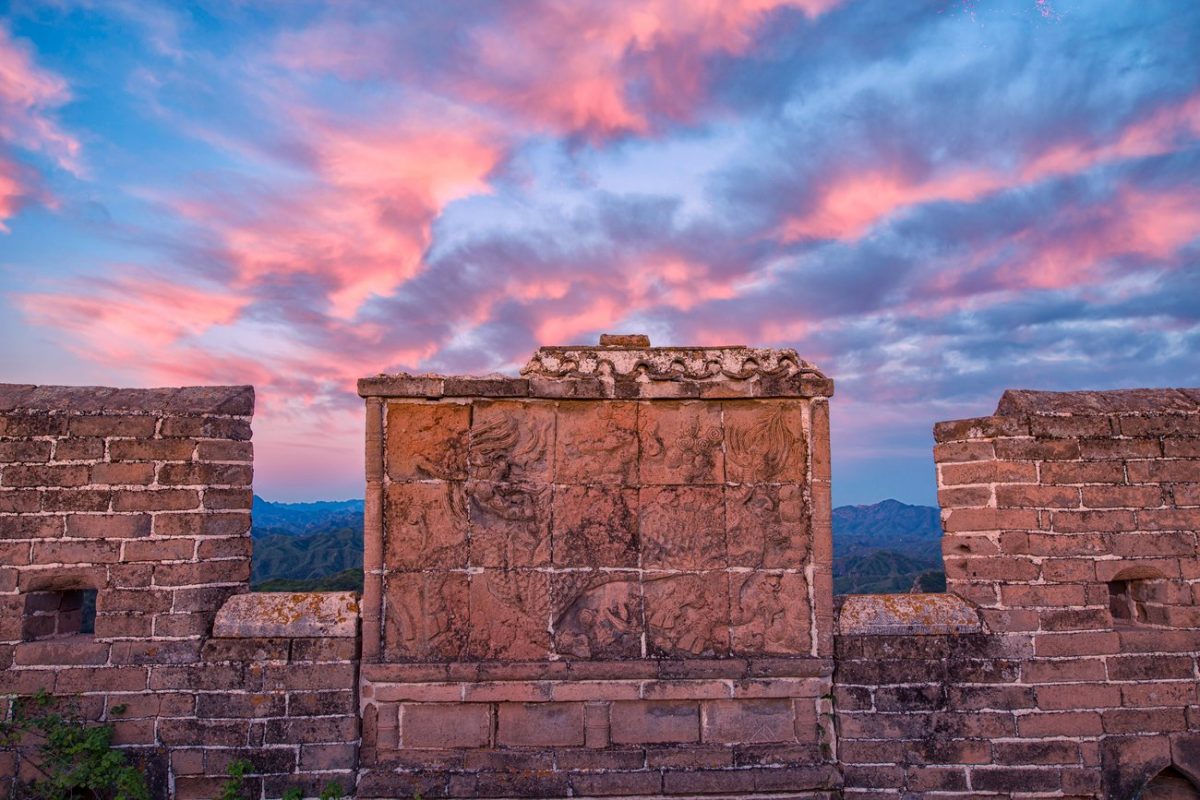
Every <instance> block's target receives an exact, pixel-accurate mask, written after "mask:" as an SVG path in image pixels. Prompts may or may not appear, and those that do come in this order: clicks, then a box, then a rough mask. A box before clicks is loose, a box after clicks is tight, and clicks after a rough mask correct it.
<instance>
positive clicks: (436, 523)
mask: <svg viewBox="0 0 1200 800" xmlns="http://www.w3.org/2000/svg"><path fill="white" fill-rule="evenodd" d="M384 514H385V516H386V531H387V533H386V536H385V538H384V564H385V565H386V566H387V567H388V568H389V569H433V568H437V567H441V568H454V567H460V568H461V567H466V566H467V504H466V497H465V493H464V491H463V485H462V484H461V483H458V482H454V483H449V482H444V481H437V482H430V483H393V484H392V485H391V486H389V487H388V489H387V498H386V502H385V504H384Z"/></svg>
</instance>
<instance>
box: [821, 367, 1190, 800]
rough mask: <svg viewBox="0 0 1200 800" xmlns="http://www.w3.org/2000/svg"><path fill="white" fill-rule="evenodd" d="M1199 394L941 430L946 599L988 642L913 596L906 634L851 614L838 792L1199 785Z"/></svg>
mask: <svg viewBox="0 0 1200 800" xmlns="http://www.w3.org/2000/svg"><path fill="white" fill-rule="evenodd" d="M1198 401H1200V392H1198V391H1196V390H1144V391H1128V392H1082V393H1067V394H1057V393H1047V392H1008V393H1006V394H1005V396H1004V398H1003V399H1002V400H1001V402H1000V406H999V408H998V409H997V413H996V414H995V415H994V416H991V417H985V418H981V419H972V420H962V421H958V422H947V423H942V424H939V425H938V426H937V427H936V428H935V437H936V440H937V445H936V448H935V452H934V454H935V459H936V461H937V464H938V487H939V499H940V501H941V504H942V507H943V525H944V528H945V537H944V539H943V553H944V556H945V563H946V574H947V583H948V591H949V592H951V593H954V594H956V595H959V596H961V597H962V598H965V599H966V600H969V601H970V602H971V603H973V604H975V605H976V606H977V607H978V613H979V615H980V627H979V630H980V631H981V632H979V633H965V634H964V633H946V632H944V631H941V630H939V629H937V627H936V625H934V626H933V627H930V624H931V623H935V622H936V615H933V617H930V615H928V614H923V613H922V610H921V607H920V600H919V599H918V600H915V601H913V600H910V601H909V602H916V603H917V605H916V607H915V608H914V609H911V610H910V611H909V613H908V614H907V616H906V617H905V618H906V620H907V621H908V622H910V623H911V627H910V628H908V629H905V633H904V635H896V631H895V630H886V629H885V630H884V631H883V632H879V631H878V630H877V629H875V628H872V626H871V625H863V624H862V622H861V619H859V618H858V617H855V618H845V617H843V619H842V620H841V622H842V627H841V635H840V636H839V637H838V641H837V669H836V673H835V681H836V683H837V690H836V691H837V704H838V712H839V722H840V742H839V746H840V755H841V760H842V763H843V771H844V775H845V781H846V786H847V796H861V797H889V796H890V797H901V796H904V797H910V796H925V795H927V794H930V793H933V792H947V793H949V794H946V795H940V794H939V795H936V796H947V797H949V796H961V797H968V796H969V797H1009V796H1011V795H1012V794H1013V793H1020V796H1022V797H1024V796H1030V797H1036V796H1047V797H1048V796H1064V795H1065V796H1076V797H1094V798H1100V797H1105V798H1129V797H1133V796H1134V793H1135V792H1136V791H1137V790H1138V789H1140V787H1142V786H1143V785H1144V784H1145V783H1146V781H1147V780H1149V779H1150V778H1151V777H1152V776H1153V775H1155V774H1156V773H1158V772H1160V771H1161V770H1163V769H1164V768H1167V767H1168V766H1169V765H1171V764H1172V763H1174V765H1175V768H1176V769H1178V770H1179V771H1180V772H1182V773H1183V774H1185V775H1188V776H1190V777H1191V779H1192V780H1193V781H1197V782H1198V783H1200V705H1198V700H1197V678H1198V675H1200V673H1198V672H1197V651H1198V650H1200V558H1198V555H1197V541H1196V536H1197V531H1198V530H1200V402H1198ZM859 602H867V603H869V604H874V605H876V606H880V605H881V604H884V603H886V602H887V600H886V599H874V600H870V601H859ZM877 610H878V609H877ZM1192 796H1197V795H1192Z"/></svg>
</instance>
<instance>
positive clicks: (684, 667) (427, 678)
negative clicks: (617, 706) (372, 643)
mask: <svg viewBox="0 0 1200 800" xmlns="http://www.w3.org/2000/svg"><path fill="white" fill-rule="evenodd" d="M832 672H833V660H832V659H830V658H819V657H814V656H795V657H790V658H788V657H782V656H777V657H775V656H754V657H747V658H738V657H731V658H640V659H629V660H626V661H611V660H610V661H600V660H597V661H589V660H585V659H559V660H556V661H451V662H439V663H430V662H399V663H396V662H384V663H380V662H374V661H368V660H364V661H363V662H362V676H363V680H367V681H379V682H394V683H422V682H432V683H444V682H458V681H473V682H479V681H568V680H590V681H616V680H643V679H644V680H680V679H689V680H700V679H718V680H721V679H728V680H741V679H749V678H816V677H825V676H828V675H830V674H832Z"/></svg>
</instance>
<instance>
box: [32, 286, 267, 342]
mask: <svg viewBox="0 0 1200 800" xmlns="http://www.w3.org/2000/svg"><path fill="white" fill-rule="evenodd" d="M15 300H16V303H17V306H18V307H19V308H20V309H21V310H22V311H24V312H25V313H26V314H27V315H28V316H29V317H30V318H31V319H32V320H33V321H34V322H36V323H37V324H39V325H43V326H46V327H49V328H53V329H57V330H60V331H66V332H68V333H70V334H71V336H70V338H69V340H68V341H70V342H71V349H73V350H74V351H75V352H77V353H79V354H81V355H85V356H87V357H89V358H92V359H94V360H96V361H98V362H100V363H102V364H110V365H117V364H127V363H133V364H135V365H136V364H140V363H142V360H143V359H144V358H146V354H147V352H148V351H149V352H162V351H164V350H169V348H171V347H172V346H174V345H176V344H178V343H179V342H181V341H184V340H186V339H190V338H194V337H197V336H200V335H202V334H203V333H205V332H206V331H208V330H210V329H212V328H214V327H218V326H223V325H229V324H231V323H233V322H234V321H235V320H236V319H237V317H238V314H239V313H240V312H241V310H242V309H243V308H244V307H245V305H246V301H245V300H243V299H240V298H238V297H236V296H234V295H231V294H228V293H226V292H223V291H220V290H217V289H205V288H199V287H195V286H189V285H186V284H182V283H176V282H172V281H167V280H162V279H160V278H155V277H153V276H149V275H146V274H144V273H141V272H134V271H127V272H126V274H124V275H120V276H118V277H114V278H87V279H80V280H79V281H77V282H76V283H75V284H74V285H68V286H64V287H63V291H59V292H43V293H36V292H34V293H28V294H20V295H16V296H15Z"/></svg>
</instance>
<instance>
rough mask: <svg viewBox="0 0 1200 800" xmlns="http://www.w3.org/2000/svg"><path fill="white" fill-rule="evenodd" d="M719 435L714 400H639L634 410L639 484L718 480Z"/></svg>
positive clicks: (721, 464) (721, 460) (721, 468)
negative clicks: (690, 401)
mask: <svg viewBox="0 0 1200 800" xmlns="http://www.w3.org/2000/svg"><path fill="white" fill-rule="evenodd" d="M723 437H724V434H723V432H722V427H721V407H720V406H719V405H718V404H716V403H701V402H693V403H677V402H670V401H663V402H643V403H642V404H641V406H640V408H639V409H638V440H639V444H640V448H641V460H640V462H639V464H640V471H641V472H640V480H641V483H642V485H647V484H693V485H694V484H703V483H712V484H716V483H721V482H722V481H723V480H724V476H725V457H724V454H723V452H722V451H723V447H722V444H723Z"/></svg>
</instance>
